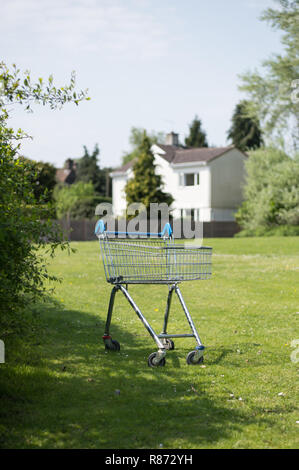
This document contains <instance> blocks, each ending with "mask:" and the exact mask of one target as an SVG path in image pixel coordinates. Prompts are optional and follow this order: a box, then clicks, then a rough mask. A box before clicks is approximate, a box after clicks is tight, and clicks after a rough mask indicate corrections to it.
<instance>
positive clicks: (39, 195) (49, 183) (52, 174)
mask: <svg viewBox="0 0 299 470" xmlns="http://www.w3.org/2000/svg"><path fill="white" fill-rule="evenodd" d="M20 160H22V161H23V162H24V164H25V165H26V166H27V168H28V176H29V175H30V179H31V182H32V187H33V192H34V195H35V197H36V200H37V201H41V200H43V201H44V202H49V201H51V199H52V194H53V190H54V188H55V185H56V168H55V166H54V165H52V164H51V163H48V162H37V161H34V160H30V159H29V158H25V157H20Z"/></svg>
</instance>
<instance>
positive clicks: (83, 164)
mask: <svg viewBox="0 0 299 470" xmlns="http://www.w3.org/2000/svg"><path fill="white" fill-rule="evenodd" d="M83 148H84V155H83V157H82V158H80V159H79V160H77V170H76V182H78V181H83V182H84V183H92V184H93V187H94V189H95V191H96V192H97V193H98V194H100V195H102V196H105V195H106V184H107V172H106V171H104V170H101V169H100V167H99V165H98V156H99V154H100V149H99V146H98V144H96V145H95V147H94V150H93V151H92V153H89V151H88V150H87V147H86V146H85V145H84V147H83ZM108 183H109V180H108Z"/></svg>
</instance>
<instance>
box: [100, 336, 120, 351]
mask: <svg viewBox="0 0 299 470" xmlns="http://www.w3.org/2000/svg"><path fill="white" fill-rule="evenodd" d="M103 340H104V344H105V349H106V350H108V351H119V350H120V344H119V342H118V341H116V340H115V339H112V338H111V337H110V338H103Z"/></svg>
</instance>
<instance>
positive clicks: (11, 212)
mask: <svg viewBox="0 0 299 470" xmlns="http://www.w3.org/2000/svg"><path fill="white" fill-rule="evenodd" d="M0 86H1V92H0V327H1V336H2V338H3V337H5V336H6V335H7V334H9V333H12V332H15V331H16V330H17V329H18V328H20V326H21V325H22V320H23V317H22V313H23V310H24V307H25V306H26V305H27V304H28V303H30V302H32V301H34V300H36V299H37V298H39V297H40V296H41V295H43V294H44V293H45V291H46V288H45V286H44V281H45V280H46V279H52V280H54V279H56V277H55V276H51V275H49V273H48V270H47V260H48V255H50V256H54V253H55V250H56V248H57V247H58V246H60V247H61V248H62V249H65V248H67V247H68V243H66V242H63V241H62V234H61V231H60V230H59V229H58V227H57V226H56V225H55V224H53V221H52V220H51V218H50V207H49V205H48V204H46V203H44V202H45V201H44V200H43V196H42V195H41V197H40V200H39V201H37V199H36V195H35V194H34V186H33V185H32V178H34V177H35V172H34V173H32V170H31V169H30V168H29V167H28V165H27V164H26V163H25V162H24V160H22V159H21V158H19V152H20V145H21V142H22V139H23V138H25V137H26V134H25V133H24V132H23V131H22V130H20V129H19V130H18V131H16V132H15V131H14V130H13V129H12V128H10V127H9V126H8V119H9V117H10V113H11V109H12V107H11V105H14V104H22V105H24V106H25V109H26V110H28V111H30V110H32V107H31V106H32V103H33V102H39V103H43V104H44V105H46V104H47V105H49V106H50V108H51V109H55V108H60V107H61V106H63V104H64V103H66V102H74V103H76V104H78V103H79V102H80V101H82V100H83V99H87V98H86V92H83V91H82V92H79V93H76V92H75V91H74V89H75V76H74V74H72V77H71V83H70V85H67V86H65V87H61V88H57V87H55V86H54V85H53V78H52V77H51V76H50V77H49V80H48V81H47V83H44V81H43V80H42V78H39V79H38V82H36V83H34V82H32V81H31V77H30V74H29V73H28V72H25V75H24V76H22V74H21V73H20V71H19V70H18V69H17V67H16V66H13V67H12V70H9V68H8V67H7V66H6V64H4V63H3V62H1V63H0ZM27 137H28V136H27ZM43 248H44V250H42V249H43ZM45 250H46V253H47V256H45Z"/></svg>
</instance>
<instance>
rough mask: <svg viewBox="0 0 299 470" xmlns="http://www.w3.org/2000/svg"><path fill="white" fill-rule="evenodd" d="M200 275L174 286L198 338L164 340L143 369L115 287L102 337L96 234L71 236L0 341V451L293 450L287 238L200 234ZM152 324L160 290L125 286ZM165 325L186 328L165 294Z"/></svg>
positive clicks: (293, 271)
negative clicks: (11, 331) (18, 321)
mask: <svg viewBox="0 0 299 470" xmlns="http://www.w3.org/2000/svg"><path fill="white" fill-rule="evenodd" d="M205 244H207V245H210V246H212V247H213V276H212V279H211V280H210V281H199V282H198V281H197V282H186V283H183V284H182V285H181V290H182V293H183V295H184V298H185V301H186V304H187V305H188V307H189V310H190V312H191V314H192V316H193V319H194V322H195V324H196V326H197V328H198V331H199V334H200V336H201V338H202V341H203V342H204V344H205V346H206V354H205V362H204V365H201V366H191V365H187V364H186V356H187V353H188V352H189V351H191V350H192V349H193V348H194V346H195V342H194V340H193V339H190V338H188V339H176V340H175V349H174V350H173V351H169V352H167V358H166V365H165V367H159V368H155V369H153V368H150V367H148V365H147V358H148V356H149V354H150V353H151V352H154V351H156V346H155V344H154V342H153V341H152V339H151V338H150V336H149V334H148V333H147V331H146V330H145V328H144V326H143V325H142V323H141V322H140V320H139V319H138V318H137V316H136V314H135V312H134V311H133V310H132V309H131V307H130V305H129V304H128V303H127V301H126V300H125V298H124V297H123V295H122V294H121V293H118V294H117V295H116V301H115V310H114V315H113V318H112V326H111V333H112V336H113V338H114V339H116V340H118V341H119V343H120V344H121V350H120V352H112V351H108V352H105V349H104V346H103V342H102V334H103V332H104V324H105V319H106V312H107V306H108V300H109V295H110V289H111V287H110V285H109V284H107V283H106V281H105V277H104V270H103V266H102V261H101V259H100V250H99V246H98V243H97V242H81V243H72V246H73V247H74V248H76V250H77V251H76V253H74V254H71V255H70V256H69V255H68V254H67V253H65V252H59V253H58V254H57V256H56V258H55V259H54V260H53V261H51V272H53V273H55V274H57V275H59V276H61V277H63V282H62V283H61V284H58V285H57V286H56V291H55V295H54V299H55V302H48V303H46V304H41V305H39V306H38V311H39V313H40V322H41V331H40V333H39V335H38V338H35V339H34V340H30V341H29V340H28V344H23V343H20V344H19V349H18V348H17V347H16V345H15V342H12V343H10V342H9V341H8V342H7V344H6V364H1V365H0V384H1V389H0V390H1V394H2V397H1V412H0V417H1V424H0V445H1V447H4V448H5V447H6V448H7V447H8V448H12V447H18V448H107V449H108V448H109V449H111V448H114V449H124V448H130V449H134V448H150V449H167V448H173V449H175V448H297V447H298V444H299V442H298V431H299V424H298V421H299V412H298V407H297V405H298V364H299V362H298V363H296V361H292V360H291V354H292V353H293V356H292V357H293V359H294V358H295V359H296V357H297V358H298V359H299V354H297V356H296V352H295V349H294V348H292V345H291V343H292V340H295V339H299V331H298V320H299V239H298V238H292V237H289V238H279V237H277V238H247V239H245V238H244V239H207V240H205ZM129 292H130V293H131V295H132V296H133V298H134V299H135V301H136V302H137V304H138V305H139V306H140V307H141V309H142V311H143V313H144V314H145V316H146V317H147V318H148V320H149V321H150V323H151V325H152V326H153V328H154V329H155V330H156V331H157V332H158V333H159V332H160V331H161V329H162V323H163V316H164V310H165V303H166V297H167V287H166V286H144V287H142V286H135V287H134V286H130V287H129ZM169 332H171V333H184V332H186V333H189V326H188V323H187V321H186V319H185V317H184V314H183V312H182V310H181V307H180V305H179V302H178V299H177V298H175V297H173V304H172V310H171V314H170V321H169Z"/></svg>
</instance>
